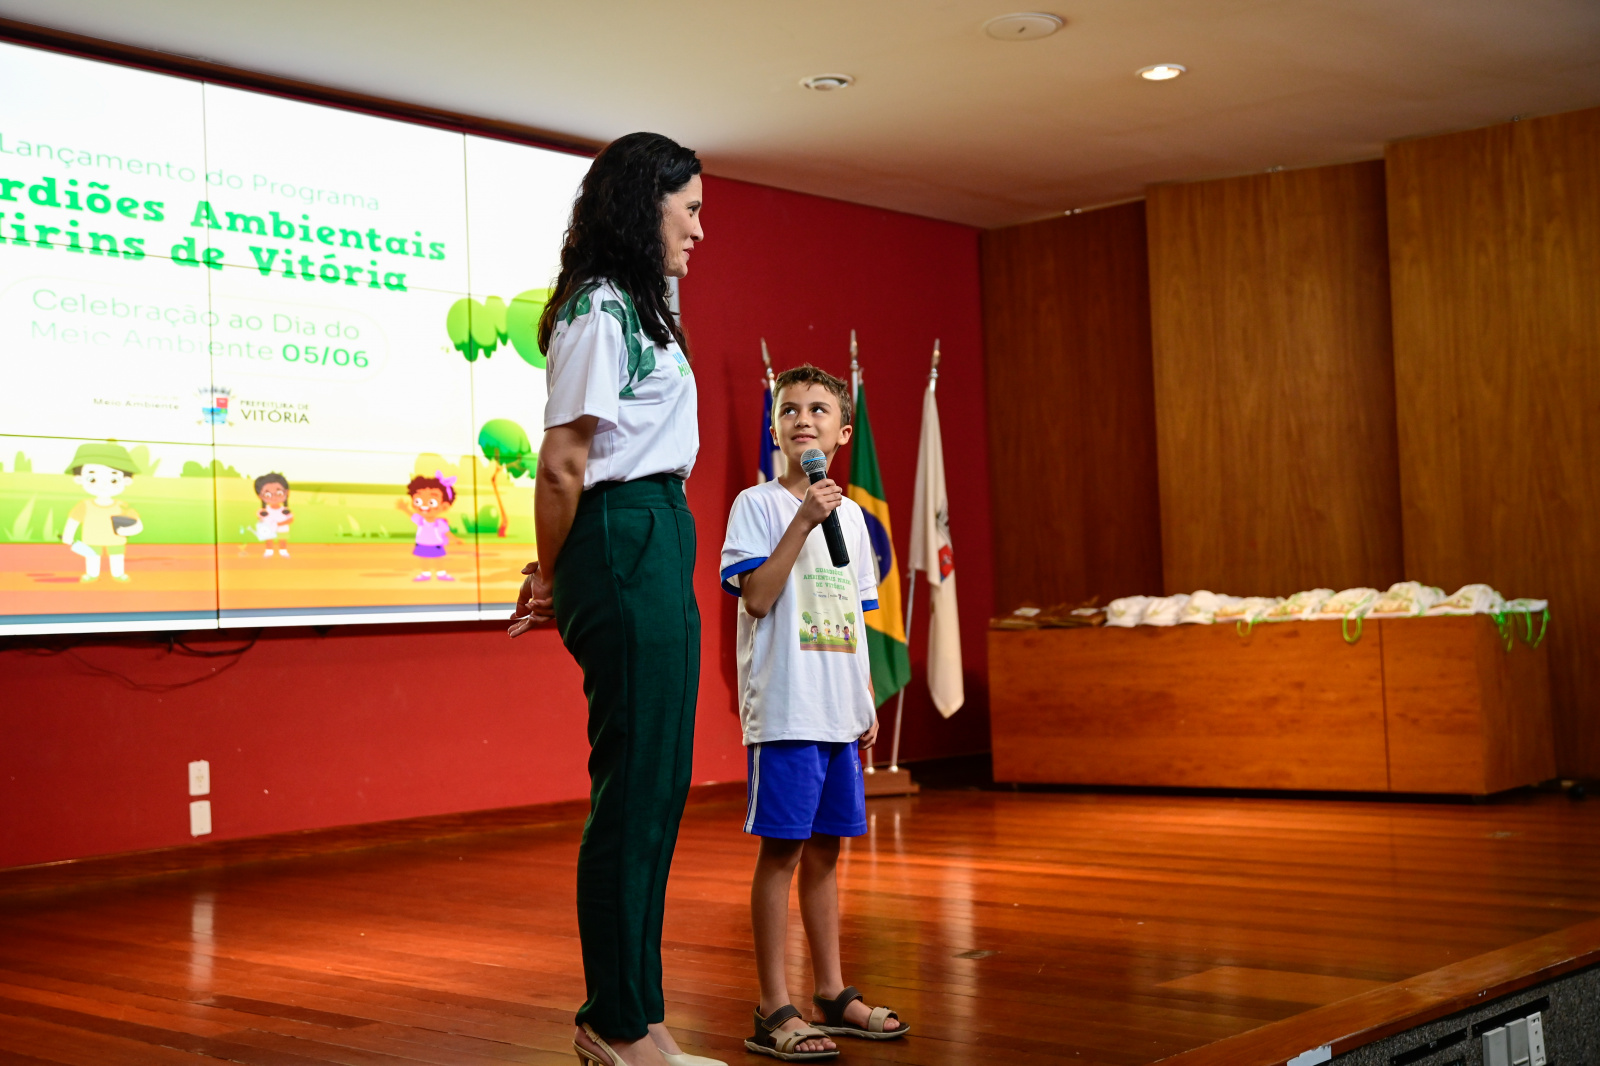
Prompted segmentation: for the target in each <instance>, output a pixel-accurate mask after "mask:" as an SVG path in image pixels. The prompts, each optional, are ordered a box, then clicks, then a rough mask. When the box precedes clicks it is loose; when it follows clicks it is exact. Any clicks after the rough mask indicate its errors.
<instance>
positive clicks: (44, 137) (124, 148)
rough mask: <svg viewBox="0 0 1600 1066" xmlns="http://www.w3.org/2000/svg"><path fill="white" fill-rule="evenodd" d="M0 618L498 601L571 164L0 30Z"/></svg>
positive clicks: (513, 580)
mask: <svg viewBox="0 0 1600 1066" xmlns="http://www.w3.org/2000/svg"><path fill="white" fill-rule="evenodd" d="M0 94H3V98H4V99H5V100H6V101H7V105H6V108H5V110H4V112H3V113H0V352H3V357H0V633H50V632H94V631H116V630H139V629H156V630H160V629H191V628H205V627H219V626H220V627H230V626H261V625H290V624H307V623H311V624H319V625H327V624H338V623H354V622H362V623H367V622H391V621H392V622H410V621H429V620H431V621H438V620H450V619H472V618H480V617H484V618H499V617H504V616H505V614H506V613H508V612H509V610H510V608H511V603H512V601H513V600H514V598H515V595H516V590H517V587H518V586H519V585H520V583H521V580H522V579H521V576H520V573H519V571H520V569H521V567H522V565H523V564H524V563H526V562H528V561H529V560H530V559H533V558H535V556H536V550H535V546H534V532H533V470H534V463H535V459H536V455H535V451H534V449H535V448H536V447H537V441H538V439H539V436H540V435H541V433H542V427H543V424H544V418H543V416H544V404H545V377H544V359H543V357H542V356H541V355H540V353H539V351H538V347H537V343H536V339H535V334H536V329H537V323H538V318H539V314H540V312H541V311H542V310H543V308H544V303H545V300H546V298H547V296H548V294H549V291H550V287H551V285H552V284H553V283H554V279H555V276H556V273H557V271H558V269H559V263H560V248H561V237H562V234H563V232H564V230H565V228H566V222H567V217H568V214H569V212H570V210H571V206H572V200H573V197H574V195H575V194H576V192H577V188H578V184H579V182H580V181H581V179H582V177H583V174H584V172H585V171H586V170H587V169H588V165H589V161H588V159H586V158H584V157H581V156H574V155H568V154H565V153H561V152H556V151H550V150H546V149H540V148H534V147H530V146H527V145H520V144H514V143H510V142H506V141H498V140H494V139H491V138H485V137H476V136H470V135H463V134H461V133H454V132H450V131H446V130H439V129H434V128H432V127H427V126H420V125H416V124H412V123H406V122H400V121H393V120H389V119H383V118H376V117H373V116H371V115H364V114H358V113H355V112H350V111H343V110H340V109H337V108H331V107H322V106H318V105H314V104H307V103H302V102H298V101H294V100H288V99H284V98H281V97H276V96H270V95H266V94H262V93H253V92H245V91H241V90H238V89H232V88H228V87H224V86H218V85H214V84H210V83H206V82H201V81H195V80H189V79H184V78H177V77H170V76H166V75H161V74H153V73H149V72H146V71H140V70H134V69H131V68H127V67H121V66H118V65H115V64H109V63H101V62H96V61H91V60H85V59H79V58H75V57H71V56H65V55H60V54H57V53H53V52H48V51H43V50H37V49H31V48H25V47H20V46H14V45H6V44H0Z"/></svg>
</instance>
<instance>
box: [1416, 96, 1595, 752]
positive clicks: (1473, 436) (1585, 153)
mask: <svg viewBox="0 0 1600 1066" xmlns="http://www.w3.org/2000/svg"><path fill="white" fill-rule="evenodd" d="M1387 166H1388V196H1389V242H1390V248H1391V253H1392V271H1393V286H1394V359H1395V377H1396V385H1397V395H1398V402H1399V408H1400V412H1401V417H1400V436H1399V463H1400V479H1401V489H1402V498H1403V500H1404V522H1405V555H1406V569H1407V572H1408V573H1409V574H1411V575H1413V576H1415V577H1417V578H1419V579H1421V580H1424V581H1428V582H1430V583H1433V584H1436V585H1441V586H1445V587H1446V588H1452V587H1454V586H1457V585H1460V584H1463V583H1465V582H1469V581H1487V582H1489V583H1491V584H1493V585H1494V586H1495V587H1496V588H1498V589H1500V590H1501V591H1502V592H1504V593H1505V594H1506V595H1508V596H1538V597H1548V598H1549V599H1550V600H1551V601H1552V614H1553V619H1552V622H1551V627H1550V635H1549V640H1550V642H1551V647H1550V653H1551V683H1552V684H1551V688H1552V697H1553V702H1554V710H1555V721H1556V734H1557V738H1558V743H1557V753H1558V759H1559V763H1560V768H1561V772H1562V773H1563V774H1564V775H1567V776H1582V777H1591V778H1592V777H1600V713H1597V712H1600V109H1595V110H1589V111H1580V112H1573V113H1570V114H1566V115H1556V116H1553V117H1550V118H1542V119H1535V120H1532V121H1526V122H1519V123H1513V124H1507V125H1502V126H1494V127H1490V128H1488V129H1481V130H1473V131H1471V132H1468V133H1459V134H1452V135H1449V136H1443V137H1431V138H1427V139H1422V140H1415V141H1406V142H1402V143H1399V144H1395V145H1392V146H1390V148H1389V150H1388V153H1387Z"/></svg>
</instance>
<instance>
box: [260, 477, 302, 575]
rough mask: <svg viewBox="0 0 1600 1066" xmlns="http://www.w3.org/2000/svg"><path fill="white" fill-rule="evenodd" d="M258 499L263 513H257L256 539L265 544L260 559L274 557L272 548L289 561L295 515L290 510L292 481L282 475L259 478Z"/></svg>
mask: <svg viewBox="0 0 1600 1066" xmlns="http://www.w3.org/2000/svg"><path fill="white" fill-rule="evenodd" d="M256 496H257V497H258V498H259V499H260V500H261V510H259V511H257V512H256V540H258V541H260V542H261V543H263V544H265V545H266V546H267V547H266V550H265V551H263V552H262V553H261V558H263V559H270V558H272V545H273V544H274V543H276V544H277V545H278V554H279V555H281V556H283V557H284V558H285V559H287V558H289V526H290V525H292V524H293V523H294V515H293V514H292V513H291V512H290V510H289V479H288V478H286V477H284V476H283V475H282V474H262V475H261V476H260V477H258V478H256Z"/></svg>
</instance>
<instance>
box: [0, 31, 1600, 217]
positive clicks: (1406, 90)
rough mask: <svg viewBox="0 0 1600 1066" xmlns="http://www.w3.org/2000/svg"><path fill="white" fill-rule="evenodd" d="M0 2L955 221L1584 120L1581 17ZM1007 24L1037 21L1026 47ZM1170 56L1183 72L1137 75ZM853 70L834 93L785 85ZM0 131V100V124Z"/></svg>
mask: <svg viewBox="0 0 1600 1066" xmlns="http://www.w3.org/2000/svg"><path fill="white" fill-rule="evenodd" d="M1039 2H1040V3H1041V4H1042V5H1043V6H1042V7H1039V8H1027V7H1020V8H1017V7H1008V6H1006V0H809V2H801V0H679V2H667V0H586V2H581V3H579V2H571V0H567V2H560V0H546V2H538V0H453V2H451V3H441V2H438V0H252V2H249V3H243V2H239V0H234V2H219V0H0V14H3V15H4V16H6V17H9V18H13V19H18V20H22V21H27V22H33V23H37V24H39V25H44V26H51V27H55V28H59V29H65V30H71V31H74V32H77V33H82V34H88V35H91V36H95V37H102V38H107V39H110V40H115V41H121V42H125V43H129V44H136V45H142V46H145V47H153V48H160V49H164V50H167V51H172V52H179V53H184V54H188V55H194V56H201V57H206V58H210V59H213V60H216V61H217V62H220V63H225V64H228V65H231V66H236V67H243V68H246V69H249V70H256V71H264V72H268V73H272V74H278V75H283V76H287V77H292V78H297V79H301V80H304V81H311V82H317V83H320V84H324V85H331V86H336V87H339V88H344V89H351V90H356V91H360V92H364V93H370V94H375V95H380V96H385V97H390V98H394V99H399V100H405V101H409V102H415V103H419V104H425V105H430V106H434V107H440V108H445V109H449V110H453V111H460V112H466V113H469V114H474V115H480V116H485V117H489V118H496V119H504V120H509V121H513V122H519V123H524V124H526V125H529V126H533V127H537V128H541V129H545V130H550V131H555V132H559V133H562V134H565V135H568V136H570V137H573V138H578V139H583V140H589V141H594V142H603V141H606V140H609V139H611V138H612V137H615V136H618V135H620V134H623V133H626V132H628V131H630V130H635V129H653V130H657V131H659V132H662V133H666V134H668V135H670V136H673V137H675V138H677V139H678V140H680V141H682V142H683V143H685V144H687V145H689V146H691V147H693V148H695V149H696V150H697V151H699V152H700V154H701V156H702V158H704V159H705V160H706V163H707V167H708V169H709V170H710V171H711V172H712V173H715V174H721V175H725V176H728V177H735V178H744V179H747V180H750V181H757V182H764V183H766V184H770V185H777V186H781V187H784V188H789V189H798V190H802V191H805V192H811V193H817V194H820V195H824V196H832V197H838V198H840V199H844V200H852V201H856V202H859V203H866V204H875V205H879V206H883V207H889V208H895V209H898V210H902V211H910V212H914V213H916V214H921V215H929V216H933V217H936V218H945V219H952V220H956V221H960V222H967V223H972V224H974V225H979V226H1000V225H1008V224H1011V223H1016V222H1023V221H1027V220H1030V219H1036V218H1041V217H1045V216H1048V215H1051V214H1055V213H1059V212H1061V211H1063V210H1067V209H1070V208H1073V207H1084V206H1092V205H1096V204H1102V203H1106V202H1109V201H1115V200H1120V199H1125V198H1128V197H1134V196H1138V195H1141V194H1142V192H1143V190H1144V188H1145V186H1146V185H1149V184H1152V183H1156V182H1167V181H1187V180H1195V179H1201V178H1210V177H1219V176H1223V175H1229V174H1239V173H1246V172H1250V171H1256V170H1264V169H1267V168H1269V167H1273V166H1284V167H1297V166H1309V165H1317V164H1324V163H1335V162H1345V161H1349V160H1355V159H1367V158H1374V157H1376V156H1378V155H1379V154H1380V153H1381V152H1382V146H1383V144H1384V143H1385V142H1386V141H1390V140H1396V139H1400V138H1405V137H1412V136H1417V135H1421V134H1428V133H1436V132H1442V131H1446V130H1455V129H1468V128H1472V127H1475V126H1482V125H1488V124H1490V123H1495V122H1503V121H1505V120H1507V119H1509V118H1511V117H1512V116H1513V115H1519V114H1527V115H1538V114H1549V113H1552V112H1558V111H1566V110H1571V109H1574V108H1580V107H1590V106H1595V105H1600V2H1597V0H1039ZM1013 10H1046V11H1051V12H1053V13H1055V14H1058V15H1061V16H1062V17H1064V18H1065V19H1066V21H1067V25H1066V28H1065V29H1063V30H1061V31H1060V32H1059V33H1057V34H1055V35H1054V36H1052V37H1048V38H1045V39H1042V40H1038V41H1029V42H1001V41H995V40H992V39H990V38H989V37H987V36H985V35H984V34H983V32H982V30H981V28H980V27H981V24H982V23H983V21H984V20H985V19H987V18H990V17H992V16H994V15H997V14H1003V13H1005V12H1008V11H1013ZM1157 62H1176V63H1183V64H1185V65H1187V66H1188V68H1189V71H1190V72H1189V74H1187V75H1185V76H1184V77H1181V78H1179V79H1177V80H1176V81H1171V82H1162V83H1154V82H1145V81H1142V80H1140V79H1138V78H1136V77H1134V74H1133V72H1134V70H1135V69H1137V68H1139V67H1141V66H1145V65H1147V64H1151V63H1157ZM825 72H843V73H847V74H852V75H854V76H855V77H856V79H857V81H856V84H855V86H854V87H853V88H850V89H848V90H845V91H842V92H834V93H829V94H824V93H817V92H811V91H807V90H805V89H802V88H800V87H799V85H798V81H799V79H800V78H801V77H803V76H806V75H809V74H818V73H825ZM0 115H3V104H0Z"/></svg>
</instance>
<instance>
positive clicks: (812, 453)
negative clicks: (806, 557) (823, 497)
mask: <svg viewBox="0 0 1600 1066" xmlns="http://www.w3.org/2000/svg"><path fill="white" fill-rule="evenodd" d="M800 468H801V469H802V470H804V471H805V472H806V476H807V477H809V478H810V479H811V483H812V484H813V485H815V484H816V483H817V482H819V481H822V480H825V479H826V478H827V476H828V457H827V456H826V455H823V454H822V449H821V448H807V449H806V450H805V451H804V452H803V453H802V454H801V456H800ZM822 539H823V540H825V541H827V542H828V555H829V556H830V557H832V559H833V565H834V566H837V567H839V568H841V569H843V568H844V567H846V566H849V565H850V553H849V552H847V551H845V550H844V531H843V530H841V529H840V528H839V512H838V511H837V510H833V511H829V512H828V517H827V518H824V519H823V520H822Z"/></svg>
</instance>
